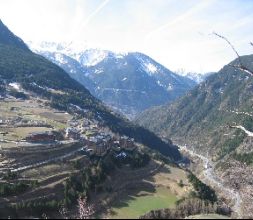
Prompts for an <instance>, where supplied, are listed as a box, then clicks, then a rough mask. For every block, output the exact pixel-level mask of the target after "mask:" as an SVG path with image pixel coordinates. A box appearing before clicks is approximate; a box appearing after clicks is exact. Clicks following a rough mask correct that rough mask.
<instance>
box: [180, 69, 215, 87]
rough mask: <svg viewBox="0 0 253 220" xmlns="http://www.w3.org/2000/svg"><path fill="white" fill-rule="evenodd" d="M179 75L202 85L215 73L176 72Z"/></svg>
mask: <svg viewBox="0 0 253 220" xmlns="http://www.w3.org/2000/svg"><path fill="white" fill-rule="evenodd" d="M176 73H177V74H178V75H181V76H184V77H187V78H189V79H191V80H193V81H195V82H196V83H197V84H200V83H202V82H203V81H205V80H206V79H207V77H208V76H210V75H212V74H214V73H213V72H209V73H195V72H185V71H183V70H179V71H177V72H176Z"/></svg>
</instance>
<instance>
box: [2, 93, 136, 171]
mask: <svg viewBox="0 0 253 220" xmlns="http://www.w3.org/2000/svg"><path fill="white" fill-rule="evenodd" d="M2 103H3V104H2V105H1V107H0V112H1V114H0V154H1V157H0V159H1V163H2V165H8V166H7V168H6V166H2V168H1V171H2V172H3V171H6V170H8V169H11V170H22V167H23V168H30V167H31V166H33V164H34V165H36V166H39V165H40V164H41V163H42V164H44V162H45V161H47V162H48V163H50V162H51V161H53V160H55V159H57V158H59V159H60V158H65V157H67V156H73V155H77V154H81V155H86V156H88V157H92V156H95V157H103V156H105V155H106V154H107V153H108V152H109V151H110V150H113V151H114V152H115V156H116V157H126V155H127V152H133V151H134V150H135V149H136V147H137V145H136V143H135V142H134V139H131V138H128V137H127V136H120V135H117V134H115V133H113V132H111V131H110V129H109V128H106V127H103V126H102V125H101V124H100V122H99V121H96V120H90V119H88V118H81V119H80V118H79V117H76V115H72V114H71V115H70V114H68V113H67V112H60V111H56V110H54V109H51V108H49V107H42V105H41V103H40V102H38V101H37V100H33V99H29V100H20V99H15V98H14V97H7V98H5V99H4V101H2ZM33 114H34V115H36V117H35V116H34V115H33ZM37 115H39V116H40V117H38V116H37ZM40 153H41V154H43V155H44V154H45V153H47V154H48V155H49V156H48V158H47V157H46V156H45V157H42V156H40V157H38V158H39V160H38V159H36V158H37V155H38V154H40ZM6 155H8V157H14V158H15V159H13V161H12V163H11V162H10V160H8V161H5V160H4V158H5V156H6ZM13 155H14V156H13ZM24 155H26V156H24ZM27 155H29V156H27ZM32 155H34V156H32ZM23 158H26V159H25V160H24V159H23ZM27 158H29V160H27ZM41 161H42V162H41ZM17 164H19V165H17Z"/></svg>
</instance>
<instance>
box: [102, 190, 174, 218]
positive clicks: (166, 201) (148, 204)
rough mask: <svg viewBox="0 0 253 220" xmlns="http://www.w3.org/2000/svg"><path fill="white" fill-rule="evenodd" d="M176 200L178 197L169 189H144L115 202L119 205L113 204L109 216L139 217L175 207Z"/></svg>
mask: <svg viewBox="0 0 253 220" xmlns="http://www.w3.org/2000/svg"><path fill="white" fill-rule="evenodd" d="M176 201H177V197H176V196H175V195H173V194H172V193H171V191H170V190H169V189H167V188H165V187H157V188H156V192H154V193H150V192H146V191H142V192H139V193H138V194H136V195H129V196H127V197H125V198H122V199H121V200H119V201H117V202H115V203H117V205H114V206H112V209H111V211H110V213H109V215H108V216H107V217H108V218H113V219H126V218H127V219H133V218H139V217H140V216H141V215H143V214H145V213H147V212H149V211H151V210H155V209H163V208H169V207H173V206H174V205H175V203H176Z"/></svg>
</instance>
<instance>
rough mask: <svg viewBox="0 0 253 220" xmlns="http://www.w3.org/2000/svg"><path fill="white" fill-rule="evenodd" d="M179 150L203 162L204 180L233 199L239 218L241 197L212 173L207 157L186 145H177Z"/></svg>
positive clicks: (210, 163) (212, 166)
mask: <svg viewBox="0 0 253 220" xmlns="http://www.w3.org/2000/svg"><path fill="white" fill-rule="evenodd" d="M178 147H179V149H180V151H182V152H186V153H188V154H190V156H191V157H198V158H200V159H201V160H202V161H203V163H204V171H203V175H204V180H206V181H207V183H208V184H211V185H212V186H216V187H217V188H219V189H220V190H221V191H222V192H223V193H225V194H226V195H228V196H229V197H230V198H231V200H233V201H234V206H233V211H234V212H235V213H237V215H238V217H239V218H241V217H242V214H241V204H242V198H241V195H240V193H239V192H237V191H236V190H234V189H231V188H228V187H227V186H225V185H224V183H223V181H222V180H221V179H220V178H219V177H218V176H217V175H216V174H215V173H214V165H213V163H212V161H211V160H210V159H208V158H207V157H205V156H203V155H200V154H198V153H196V152H194V151H193V150H190V149H188V148H187V147H186V146H178Z"/></svg>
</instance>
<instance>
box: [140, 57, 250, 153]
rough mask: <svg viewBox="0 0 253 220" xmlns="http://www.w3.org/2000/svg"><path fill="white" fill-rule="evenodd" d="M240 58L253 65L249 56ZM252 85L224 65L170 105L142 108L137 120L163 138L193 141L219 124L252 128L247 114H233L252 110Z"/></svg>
mask: <svg viewBox="0 0 253 220" xmlns="http://www.w3.org/2000/svg"><path fill="white" fill-rule="evenodd" d="M242 59H243V62H244V63H245V64H246V65H247V66H249V68H252V67H253V66H252V60H253V56H252V55H251V56H245V57H243V58H242ZM237 62H238V61H237V60H236V61H233V62H232V63H231V64H236V63H237ZM252 84H253V79H252V77H250V76H249V75H247V74H246V73H243V72H241V71H239V70H236V69H235V68H234V67H231V66H230V65H227V66H225V67H224V68H223V69H222V70H221V71H220V72H219V73H217V74H214V75H212V76H210V77H209V78H208V79H207V81H205V82H203V83H201V84H200V85H199V86H198V87H196V88H195V89H193V90H192V91H191V92H189V94H187V95H186V96H184V97H182V98H181V99H180V100H179V101H177V102H175V103H173V104H172V105H166V106H162V107H158V108H153V109H151V110H148V111H146V112H145V113H143V114H142V116H140V117H139V119H138V122H139V123H140V124H142V125H144V126H145V127H148V128H150V129H151V130H153V131H155V132H156V133H159V134H162V135H165V136H167V137H168V136H170V135H172V136H173V137H177V138H183V139H187V140H189V139H190V140H196V142H197V141H198V140H197V139H199V138H200V137H201V139H202V140H201V142H202V141H203V143H205V141H206V139H208V138H210V135H212V133H215V131H217V130H219V129H220V126H225V125H232V124H233V123H241V125H245V126H246V127H247V128H248V129H253V127H252V125H251V123H250V122H251V120H250V116H248V115H245V114H235V113H233V112H251V111H252V107H251V97H252V92H253V91H252ZM146 118H148V119H150V120H145V119H146ZM249 120H250V121H249ZM220 150H221V149H220Z"/></svg>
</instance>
